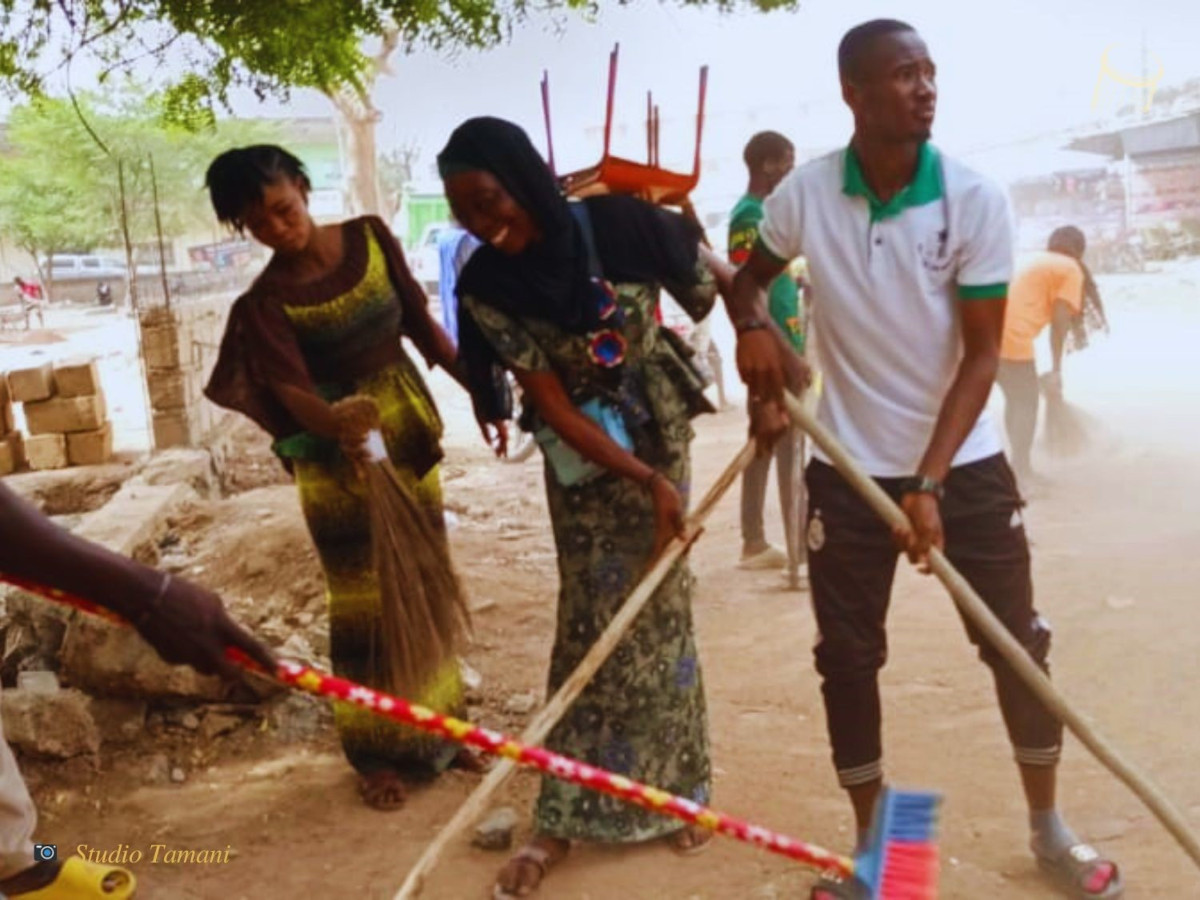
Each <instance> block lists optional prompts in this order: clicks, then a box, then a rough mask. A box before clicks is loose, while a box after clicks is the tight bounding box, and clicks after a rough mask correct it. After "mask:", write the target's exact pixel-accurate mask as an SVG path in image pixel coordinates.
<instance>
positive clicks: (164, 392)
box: [147, 368, 199, 412]
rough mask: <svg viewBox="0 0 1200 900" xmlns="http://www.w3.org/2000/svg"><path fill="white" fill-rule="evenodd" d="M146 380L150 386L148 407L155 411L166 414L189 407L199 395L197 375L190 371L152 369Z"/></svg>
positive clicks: (181, 369)
mask: <svg viewBox="0 0 1200 900" xmlns="http://www.w3.org/2000/svg"><path fill="white" fill-rule="evenodd" d="M147 380H148V381H149V384H150V406H151V408H152V409H154V410H155V411H161V412H166V411H170V410H176V409H183V408H184V407H187V406H191V405H192V404H193V403H195V401H196V399H197V396H198V394H199V390H198V388H197V382H198V381H199V375H198V373H196V372H194V371H192V370H191V369H185V368H180V369H152V370H150V372H149V374H148V376H147Z"/></svg>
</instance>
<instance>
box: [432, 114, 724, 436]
mask: <svg viewBox="0 0 1200 900" xmlns="http://www.w3.org/2000/svg"><path fill="white" fill-rule="evenodd" d="M438 169H439V171H440V172H441V175H442V178H443V179H445V178H449V177H450V176H452V175H454V174H456V173H458V172H466V171H485V172H489V173H490V174H491V175H492V176H494V177H495V178H496V180H497V181H499V182H500V184H501V185H502V186H503V187H504V189H505V190H506V191H508V193H509V194H511V195H512V197H513V199H514V200H515V201H516V202H517V203H518V204H519V205H520V206H521V207H522V208H523V209H524V210H525V211H526V212H528V213H529V215H530V216H531V217H532V218H533V220H534V222H536V223H537V226H538V228H539V230H540V231H541V233H542V237H541V239H540V240H539V241H537V242H536V243H533V244H531V245H530V246H529V247H527V248H526V249H525V250H524V251H523V252H521V253H519V254H517V255H515V256H509V255H506V254H504V253H501V252H500V251H499V250H497V249H496V248H495V247H493V246H491V245H490V244H484V245H483V246H481V247H480V248H479V249H478V250H476V251H475V253H474V254H473V255H472V256H471V259H470V260H469V261H468V262H467V265H466V266H465V267H464V268H463V270H462V273H461V274H460V275H459V279H458V287H457V293H458V296H459V297H465V296H468V295H469V296H472V297H474V298H475V299H477V300H478V301H480V302H483V303H487V304H488V305H489V306H493V307H495V308H496V309H498V310H500V311H501V312H504V313H507V314H508V315H511V316H513V317H514V318H518V319H520V318H538V319H543V320H546V321H549V322H552V323H553V324H555V325H557V326H558V327H559V328H562V329H563V330H564V331H568V332H571V333H574V334H587V333H588V332H590V331H593V330H595V329H596V328H598V327H599V325H600V317H599V306H598V304H597V303H596V298H595V292H594V289H593V287H592V285H591V283H590V277H589V268H588V252H587V244H586V242H585V240H584V236H583V232H582V230H581V229H580V227H579V225H578V223H577V222H576V221H575V217H574V216H572V214H571V209H570V206H569V205H568V202H567V200H566V198H565V197H564V196H563V195H562V191H561V190H560V189H559V186H558V182H557V181H556V180H555V178H554V175H553V173H552V172H551V171H550V168H549V166H547V165H546V162H545V160H543V159H542V157H541V154H539V153H538V151H537V150H536V149H535V148H534V146H533V143H532V142H531V141H530V140H529V136H528V135H527V134H526V133H525V132H524V131H523V130H522V129H521V128H520V127H519V126H517V125H514V124H513V123H511V122H507V121H505V120H503V119H496V118H491V117H482V118H476V119H468V120H467V121H466V122H464V123H463V124H462V125H460V126H459V127H458V128H456V129H455V130H454V133H453V134H451V135H450V140H449V141H448V142H447V143H446V146H445V148H444V149H443V150H442V152H441V153H439V154H438ZM585 202H586V203H587V210H588V218H589V219H590V221H591V225H592V231H593V234H594V240H595V247H596V254H597V256H598V257H599V263H600V267H601V269H602V270H603V274H604V277H605V278H607V279H608V280H609V281H612V282H650V281H657V282H660V283H662V284H664V285H665V286H667V287H676V286H680V287H682V286H687V285H690V284H693V283H694V282H695V278H696V275H695V268H696V254H697V247H698V245H699V242H700V238H701V237H702V233H701V232H700V230H699V229H698V228H697V227H696V226H695V225H694V224H693V223H692V222H690V221H688V220H686V219H684V217H683V216H680V215H678V214H676V213H672V212H669V211H667V210H664V209H660V208H658V207H655V206H652V205H650V204H648V203H644V202H643V201H641V200H638V199H636V198H634V197H629V196H618V195H605V196H600V197H593V198H590V199H588V200H587V201H585ZM459 342H460V343H459V355H460V358H461V359H462V360H463V361H464V362H465V363H466V365H467V371H468V374H469V375H470V385H471V392H472V396H473V397H474V399H475V402H476V410H477V412H480V413H481V414H485V413H486V414H490V415H497V414H498V412H499V411H498V410H497V409H496V408H495V407H496V400H495V389H496V384H497V380H498V379H497V377H496V373H495V372H494V371H492V370H493V369H494V368H495V366H496V364H497V358H496V356H495V352H494V351H493V349H492V347H491V345H490V344H489V343H488V341H487V339H486V338H485V337H484V336H483V334H482V333H481V332H480V330H479V327H478V325H476V324H475V322H474V319H473V318H472V317H471V315H470V314H469V312H465V314H464V315H462V316H461V317H460V319H459ZM485 417H486V416H485Z"/></svg>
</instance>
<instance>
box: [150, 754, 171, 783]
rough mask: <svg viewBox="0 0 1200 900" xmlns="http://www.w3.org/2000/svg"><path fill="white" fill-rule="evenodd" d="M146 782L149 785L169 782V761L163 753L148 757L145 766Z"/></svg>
mask: <svg viewBox="0 0 1200 900" xmlns="http://www.w3.org/2000/svg"><path fill="white" fill-rule="evenodd" d="M146 780H147V781H148V782H150V783H151V784H166V783H167V782H168V781H170V780H171V760H169V759H167V755H166V754H165V753H156V754H154V755H153V756H152V757H150V762H149V764H148V765H147V766H146Z"/></svg>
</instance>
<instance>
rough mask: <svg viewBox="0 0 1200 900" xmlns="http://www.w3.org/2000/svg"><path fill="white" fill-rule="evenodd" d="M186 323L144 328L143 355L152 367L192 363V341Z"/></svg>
mask: <svg viewBox="0 0 1200 900" xmlns="http://www.w3.org/2000/svg"><path fill="white" fill-rule="evenodd" d="M189 335H190V331H189V329H188V328H187V327H186V326H184V325H156V326H154V327H151V328H143V329H142V355H143V356H145V358H146V366H147V367H148V368H150V369H175V368H178V367H180V366H183V365H190V363H191V361H192V342H191V337H190V336H189Z"/></svg>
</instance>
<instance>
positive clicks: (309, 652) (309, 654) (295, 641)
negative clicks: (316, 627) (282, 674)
mask: <svg viewBox="0 0 1200 900" xmlns="http://www.w3.org/2000/svg"><path fill="white" fill-rule="evenodd" d="M278 655H279V656H281V657H283V658H284V659H294V660H296V661H297V662H302V663H308V664H309V665H312V663H313V662H315V661H316V656H317V654H316V653H315V652H314V651H313V648H312V644H310V643H309V642H308V639H307V638H305V637H304V635H302V634H293V635H291V636H290V637H289V638H288V639H287V640H286V641H284V642H283V646H282V647H280V648H279V651H278Z"/></svg>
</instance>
